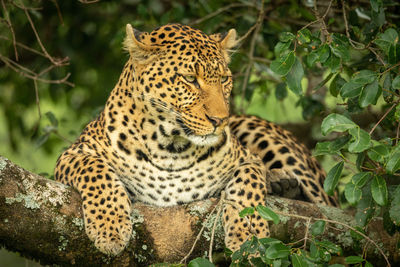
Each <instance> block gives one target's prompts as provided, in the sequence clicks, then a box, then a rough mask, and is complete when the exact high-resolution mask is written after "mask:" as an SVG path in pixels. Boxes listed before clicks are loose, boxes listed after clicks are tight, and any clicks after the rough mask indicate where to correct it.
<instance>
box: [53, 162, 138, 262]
mask: <svg viewBox="0 0 400 267" xmlns="http://www.w3.org/2000/svg"><path fill="white" fill-rule="evenodd" d="M78 166H79V167H78ZM74 167H75V168H74ZM55 177H56V180H59V181H61V182H63V183H65V184H69V185H71V186H73V187H75V188H76V189H77V190H78V191H79V193H80V194H81V198H82V208H83V216H84V221H85V230H86V234H87V235H88V237H89V239H90V240H92V241H93V242H94V244H95V246H96V247H97V248H98V249H99V250H100V251H101V252H103V253H105V254H108V255H117V254H119V253H120V252H121V251H122V250H123V249H124V248H125V247H126V245H127V244H128V242H129V240H130V237H131V233H132V222H131V220H130V218H131V217H130V214H131V209H132V208H131V202H130V199H129V196H128V194H127V192H126V190H125V187H124V186H123V184H122V182H121V181H120V180H119V179H118V176H117V175H116V173H115V171H114V170H113V168H111V167H110V166H108V165H107V164H105V163H104V161H103V160H102V159H99V158H96V157H92V156H81V155H79V156H73V155H69V156H65V157H63V156H61V157H60V159H59V160H58V162H57V167H56V172H55Z"/></svg>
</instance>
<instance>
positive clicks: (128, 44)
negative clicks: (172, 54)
mask: <svg viewBox="0 0 400 267" xmlns="http://www.w3.org/2000/svg"><path fill="white" fill-rule="evenodd" d="M145 35H148V33H147V32H140V31H138V30H136V29H134V28H133V27H132V25H130V24H126V37H125V40H124V43H123V44H124V49H125V50H127V51H128V52H129V54H130V56H131V58H132V59H133V60H134V61H136V62H140V63H144V62H145V61H147V60H148V59H150V58H151V56H152V55H154V53H153V49H154V47H151V46H150V45H148V44H146V43H144V42H142V41H141V39H145V38H144V37H145Z"/></svg>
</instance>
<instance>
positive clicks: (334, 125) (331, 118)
mask: <svg viewBox="0 0 400 267" xmlns="http://www.w3.org/2000/svg"><path fill="white" fill-rule="evenodd" d="M356 127H358V126H357V125H356V124H355V123H354V122H353V121H351V120H350V119H348V118H347V117H345V116H343V115H340V114H336V113H332V114H329V115H328V116H327V117H326V118H325V119H324V120H323V121H322V124H321V131H322V134H323V135H327V134H329V133H330V132H344V131H346V130H349V129H352V128H356Z"/></svg>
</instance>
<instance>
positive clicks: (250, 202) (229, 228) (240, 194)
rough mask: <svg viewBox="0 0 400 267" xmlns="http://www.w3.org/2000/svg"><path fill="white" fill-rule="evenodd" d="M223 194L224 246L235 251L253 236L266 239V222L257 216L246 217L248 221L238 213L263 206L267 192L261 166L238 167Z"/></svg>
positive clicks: (253, 164) (254, 164)
mask: <svg viewBox="0 0 400 267" xmlns="http://www.w3.org/2000/svg"><path fill="white" fill-rule="evenodd" d="M225 191H226V200H227V204H225V207H224V229H225V245H226V246H227V247H228V248H229V249H230V250H232V251H235V250H238V249H239V248H240V246H241V244H242V243H243V242H245V241H246V240H247V239H248V238H249V237H250V236H251V235H253V234H254V235H256V236H257V237H259V238H263V237H267V236H269V228H268V222H267V221H266V220H264V219H262V218H261V216H260V215H258V214H257V212H255V214H253V215H251V216H249V220H246V219H245V218H240V217H239V212H240V211H241V210H242V209H244V208H246V207H257V206H258V205H265V196H266V194H267V189H266V179H265V175H264V168H263V166H262V165H261V162H258V160H255V161H254V162H251V163H247V164H246V163H245V164H242V165H240V166H239V167H238V168H237V169H236V170H235V171H234V173H233V177H232V179H231V180H230V182H229V183H228V184H227V186H226V189H225ZM230 203H231V204H230Z"/></svg>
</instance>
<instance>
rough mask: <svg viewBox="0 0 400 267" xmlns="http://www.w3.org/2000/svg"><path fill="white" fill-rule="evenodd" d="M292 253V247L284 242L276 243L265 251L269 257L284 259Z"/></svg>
mask: <svg viewBox="0 0 400 267" xmlns="http://www.w3.org/2000/svg"><path fill="white" fill-rule="evenodd" d="M289 254H290V248H289V247H287V246H285V245H284V244H282V243H274V244H272V245H271V246H270V247H269V248H267V250H266V251H265V256H266V257H267V258H268V259H282V258H285V257H287V256H289Z"/></svg>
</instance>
